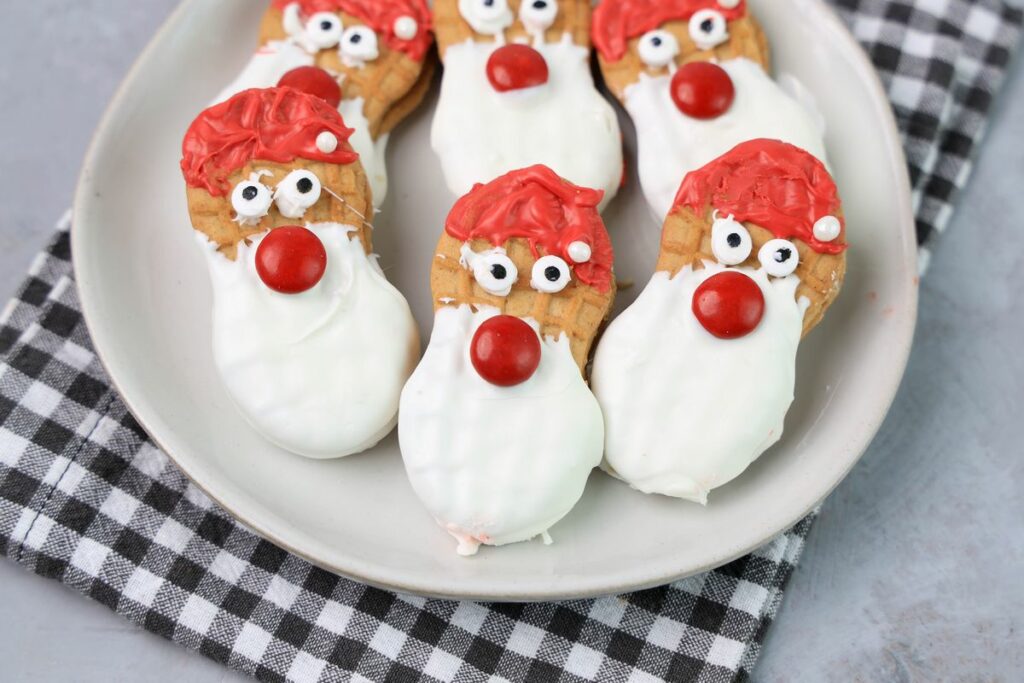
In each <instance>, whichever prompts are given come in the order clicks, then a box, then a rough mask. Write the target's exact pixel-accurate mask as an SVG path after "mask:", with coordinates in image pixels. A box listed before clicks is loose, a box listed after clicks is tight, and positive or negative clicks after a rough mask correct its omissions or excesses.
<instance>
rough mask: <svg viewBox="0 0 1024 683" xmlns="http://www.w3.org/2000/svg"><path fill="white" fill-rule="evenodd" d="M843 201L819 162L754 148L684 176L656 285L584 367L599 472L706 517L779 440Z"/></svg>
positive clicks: (792, 150) (828, 281) (833, 284)
mask: <svg viewBox="0 0 1024 683" xmlns="http://www.w3.org/2000/svg"><path fill="white" fill-rule="evenodd" d="M845 250H846V231H845V228H844V223H843V216H842V211H841V208H840V203H839V196H838V193H837V191H836V186H835V183H834V182H833V181H832V178H831V177H830V176H829V174H828V171H827V170H826V169H825V167H824V166H823V165H822V163H821V162H820V161H818V160H817V159H816V158H815V157H813V156H811V155H810V154H808V153H807V152H804V151H803V150H800V149H798V148H796V147H793V146H791V145H787V144H785V143H782V142H778V141H772V140H754V141H751V142H747V143H744V144H742V145H739V146H738V147H736V148H735V149H733V150H732V151H730V152H728V153H727V154H726V155H724V156H722V157H720V158H719V159H717V160H715V161H713V162H711V163H710V164H708V165H707V166H705V167H704V168H702V169H700V170H698V171H696V172H693V173H690V174H689V175H688V176H687V177H686V179H685V181H684V182H683V184H682V187H681V188H680V190H679V193H678V196H677V197H676V200H675V203H674V206H673V208H672V211H671V213H670V214H669V216H668V219H667V220H666V221H665V227H664V232H663V235H662V243H661V255H660V258H659V260H658V266H657V272H656V273H655V274H654V277H653V278H652V279H651V281H650V283H649V284H648V285H647V287H646V288H645V289H644V291H643V292H642V293H641V294H640V297H639V298H638V299H637V300H636V302H635V303H634V304H633V305H632V306H630V307H629V308H628V309H627V310H626V311H625V312H624V313H623V314H622V315H621V316H619V317H618V318H616V319H615V321H614V322H613V323H612V324H611V325H610V326H609V327H608V330H607V331H606V332H605V334H604V336H603V337H602V339H601V343H600V345H599V346H598V349H597V353H596V355H595V359H594V369H593V380H592V384H593V389H594V393H595V395H596V396H597V398H598V400H599V401H600V403H601V408H602V409H603V411H604V416H605V427H606V444H605V462H604V465H603V467H604V468H605V469H606V470H607V471H608V472H610V473H612V474H613V475H615V476H617V477H619V478H620V479H622V480H624V481H625V482H627V483H628V484H629V485H630V486H632V487H633V488H636V489H639V490H640V491H643V492H644V493H660V494H663V495H666V496H675V497H678V498H685V499H688V500H693V501H697V502H699V503H705V502H706V501H707V496H708V493H709V492H710V491H711V490H712V489H714V488H717V487H719V486H722V485H723V484H725V483H727V482H729V481H730V480H732V479H733V478H735V477H737V476H738V475H739V474H740V473H742V472H743V471H744V470H745V469H746V468H747V466H748V465H749V464H750V463H751V462H753V461H754V460H755V459H756V458H757V457H758V456H759V455H760V454H761V453H763V452H764V451H765V450H766V449H767V448H768V447H770V446H771V445H772V444H774V443H775V442H776V441H778V440H779V438H780V437H781V436H782V428H783V421H784V418H785V415H786V412H787V410H788V409H789V406H790V404H791V403H792V401H793V390H794V380H795V361H796V353H797V346H798V345H799V343H800V339H801V337H802V336H803V335H804V334H806V333H807V332H808V331H810V329H811V328H812V327H814V326H815V325H817V324H818V322H820V321H821V318H822V316H823V315H824V313H825V310H826V309H827V308H828V306H829V305H830V304H831V303H832V301H833V300H834V299H835V297H836V296H837V295H838V293H839V289H840V286H841V284H842V281H843V276H844V274H845V270H846V261H845Z"/></svg>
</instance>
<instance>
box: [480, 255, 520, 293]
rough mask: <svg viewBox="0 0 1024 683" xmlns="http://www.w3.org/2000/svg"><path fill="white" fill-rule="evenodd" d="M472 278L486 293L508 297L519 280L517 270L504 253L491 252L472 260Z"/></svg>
mask: <svg viewBox="0 0 1024 683" xmlns="http://www.w3.org/2000/svg"><path fill="white" fill-rule="evenodd" d="M473 277H474V278H476V281H477V284H479V285H480V286H481V287H483V288H484V289H485V290H487V292H488V293H490V294H494V295H495V296H508V295H509V293H510V292H511V291H512V285H514V284H515V283H516V280H518V279H519V269H518V268H516V264H514V263H512V259H510V258H509V257H508V256H506V255H505V253H504V251H492V252H488V253H486V254H477V255H476V257H475V258H474V259H473Z"/></svg>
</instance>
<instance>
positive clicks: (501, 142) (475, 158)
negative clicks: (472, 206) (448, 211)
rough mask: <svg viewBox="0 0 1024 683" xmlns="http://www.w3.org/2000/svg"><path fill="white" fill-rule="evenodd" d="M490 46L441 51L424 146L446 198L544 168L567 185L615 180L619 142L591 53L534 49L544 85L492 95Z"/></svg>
mask: <svg viewBox="0 0 1024 683" xmlns="http://www.w3.org/2000/svg"><path fill="white" fill-rule="evenodd" d="M497 47H499V45H498V44H497V43H477V42H474V41H472V40H468V41H466V42H464V43H460V44H458V45H452V46H451V47H449V48H448V50H447V51H446V52H445V60H444V79H443V80H442V83H441V96H440V101H439V102H438V105H437V111H436V112H435V114H434V123H433V129H432V131H431V145H432V146H433V148H434V151H435V152H437V154H438V156H439V157H440V158H441V167H442V169H443V171H444V176H445V180H446V181H447V183H448V187H449V189H450V190H451V192H452V194H453V195H455V196H457V197H461V196H462V195H464V194H466V193H467V192H469V191H470V190H471V189H472V188H473V186H474V185H475V184H477V183H486V182H489V181H491V180H493V179H494V178H497V177H498V176H500V175H503V174H505V173H507V172H509V171H513V170H516V169H520V168H525V167H527V166H532V165H534V164H544V165H546V166H548V167H550V168H551V169H552V170H553V171H554V172H555V173H557V174H558V175H560V176H562V177H563V178H565V179H566V180H568V181H570V182H572V183H575V184H576V185H580V186H582V187H590V188H595V189H601V190H604V191H605V197H604V202H603V203H602V208H603V207H604V206H605V205H607V203H608V202H609V201H611V199H612V197H614V196H615V193H616V192H618V189H619V185H620V183H621V180H622V138H621V134H620V132H619V123H618V119H616V117H615V111H614V110H613V109H612V107H611V105H610V104H609V103H608V102H607V101H606V100H605V99H604V98H603V97H602V96H601V95H600V93H598V91H597V89H596V88H595V87H594V81H593V77H592V76H591V74H590V53H589V52H588V51H587V50H586V49H585V48H582V47H579V46H577V45H574V44H573V43H572V41H571V40H570V39H569V36H568V35H566V36H565V38H564V39H563V40H562V41H560V42H558V43H543V44H540V43H538V44H535V45H534V47H535V48H536V49H537V50H538V51H539V52H540V53H541V54H542V55H543V56H544V58H545V60H546V61H547V64H548V71H549V80H548V82H547V83H546V84H544V85H541V86H537V87H534V88H529V89H527V90H520V91H513V92H498V91H496V90H495V89H494V88H493V87H492V86H491V83H490V81H489V80H488V79H487V60H488V58H489V57H490V55H491V53H492V52H493V51H494V50H495V49H497Z"/></svg>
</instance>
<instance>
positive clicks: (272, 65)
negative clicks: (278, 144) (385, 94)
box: [214, 40, 388, 208]
mask: <svg viewBox="0 0 1024 683" xmlns="http://www.w3.org/2000/svg"><path fill="white" fill-rule="evenodd" d="M312 65H313V55H311V54H310V53H309V52H307V51H306V50H305V49H304V48H302V47H300V46H299V45H298V44H297V43H296V42H295V41H294V40H277V41H273V42H270V43H268V44H266V45H264V46H263V47H261V48H260V49H259V50H257V51H256V53H255V54H254V55H253V56H252V59H250V60H249V63H248V64H246V66H245V68H244V69H243V70H242V73H240V74H239V75H238V77H237V78H236V79H235V80H234V81H233V82H232V83H231V85H229V86H228V87H226V88H224V90H223V91H221V93H220V94H219V95H217V97H216V99H214V102H215V103H216V102H223V101H224V100H227V99H229V98H231V97H232V96H234V95H237V94H238V93H240V92H242V91H243V90H248V89H250V88H272V87H274V86H276V85H277V83H278V81H280V80H281V77H282V76H284V75H285V74H286V73H288V72H289V71H291V70H292V69H297V68H299V67H300V66H312ZM338 111H339V112H340V113H341V118H343V119H344V120H345V125H346V126H348V127H349V128H351V129H353V133H352V136H351V137H350V138H349V140H348V142H349V144H350V145H352V149H354V150H355V151H356V153H357V154H358V155H359V162H360V163H361V164H362V165H363V170H364V171H366V177H367V178H368V179H369V181H370V189H371V191H372V192H373V205H374V206H375V207H377V208H380V206H381V205H382V204H383V203H384V198H385V197H386V196H387V193H388V170H387V165H386V162H385V154H386V151H387V145H388V136H387V135H381V136H380V137H378V138H377V140H376V141H375V140H373V139H372V138H371V137H370V124H369V122H368V121H367V120H366V116H365V115H364V114H363V98H361V97H359V98H355V99H351V100H342V101H341V104H340V105H339V106H338Z"/></svg>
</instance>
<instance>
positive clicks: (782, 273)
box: [757, 240, 800, 277]
mask: <svg viewBox="0 0 1024 683" xmlns="http://www.w3.org/2000/svg"><path fill="white" fill-rule="evenodd" d="M757 259H758V260H759V261H760V262H761V267H762V268H764V271H765V272H766V273H768V274H769V275H771V276H772V277H788V276H790V275H792V274H793V271H795V270H796V267H797V266H798V265H800V253H799V252H798V251H797V250H796V245H795V244H793V243H792V242H790V241H789V240H769V241H768V242H765V244H764V246H763V247H761V251H759V252H757Z"/></svg>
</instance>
